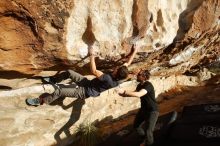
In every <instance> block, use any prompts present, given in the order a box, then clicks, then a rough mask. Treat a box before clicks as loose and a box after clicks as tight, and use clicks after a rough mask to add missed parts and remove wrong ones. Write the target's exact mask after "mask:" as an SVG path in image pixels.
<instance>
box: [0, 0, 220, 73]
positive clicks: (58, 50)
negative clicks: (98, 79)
mask: <svg viewBox="0 0 220 146" xmlns="http://www.w3.org/2000/svg"><path fill="white" fill-rule="evenodd" d="M219 3H220V2H219V1H218V0H206V1H204V0H191V1H188V0H182V1H159V0H156V1H155V0H148V1H146V0H134V1H133V0H128V1H123V0H112V1H107V0H104V1H100V0H82V1H74V0H66V1H55V0H36V1H28V0H11V1H7V0H2V1H1V2H0V22H1V26H0V30H1V36H0V70H1V71H18V72H21V73H25V74H36V73H38V72H39V71H41V70H43V69H47V68H49V67H52V66H59V67H60V68H58V69H61V67H62V68H63V67H65V68H69V67H70V66H71V67H72V68H79V67H83V66H84V65H86V64H87V63H88V59H87V54H88V46H89V45H92V44H93V43H94V42H95V44H94V46H95V49H96V51H98V52H99V54H100V58H101V60H100V62H99V63H98V66H100V67H101V68H104V67H105V66H108V65H109V64H110V65H113V64H115V61H117V60H118V59H125V58H126V57H125V56H126V55H127V54H129V52H130V49H131V45H129V44H128V42H129V40H132V39H135V38H136V39H137V42H136V44H137V46H140V49H139V50H138V51H139V56H137V61H136V62H141V63H144V64H149V66H148V67H147V68H149V69H150V68H155V66H157V67H164V66H166V64H167V62H169V61H170V60H172V59H173V58H175V57H176V56H179V54H180V53H181V52H182V51H184V50H187V49H188V48H189V47H190V46H191V47H193V48H195V52H200V51H199V50H201V49H200V47H201V48H205V49H204V50H209V51H202V52H204V54H205V55H204V56H209V58H208V59H206V60H208V61H209V62H212V61H213V60H215V59H216V58H217V57H218V55H219V54H218V53H213V52H216V50H217V49H218V47H219V33H218V32H219V21H220V20H219V13H220V12H219V11H220V10H219V7H220V4H219ZM204 22H205V23H204ZM207 35H208V36H207ZM210 37H214V38H216V39H215V40H214V41H213V42H211V43H206V40H207V39H208V38H210ZM138 38H139V39H138ZM173 40H174V41H173ZM198 42H200V43H198ZM161 50H165V51H161ZM197 50H198V51H197ZM217 51H218V50H217ZM200 53H201V52H200ZM202 54H203V53H202ZM210 54H211V55H210ZM180 56H181V55H180ZM200 56H201V57H200ZM200 56H199V57H196V59H195V61H192V62H191V61H189V64H191V65H189V67H188V68H186V69H185V70H182V71H181V73H183V72H186V71H187V70H190V69H191V67H193V66H196V65H197V64H200V63H201V62H202V61H204V56H202V55H200ZM146 57H147V58H151V59H150V61H148V60H143V58H146ZM188 58H192V55H191V56H189V57H188ZM103 60H108V61H107V62H104V61H103ZM184 61H186V60H183V62H184ZM79 62H80V63H79ZM158 62H160V64H158ZM171 62H172V61H171ZM204 62H205V61H204ZM120 63H121V62H120ZM169 64H171V66H172V65H173V63H169ZM200 65H201V64H200ZM202 65H206V63H205V64H204V63H203V62H202ZM138 66H139V65H136V66H135V69H138V68H139V67H138ZM177 66H180V68H181V67H182V66H181V65H179V64H178V65H177ZM166 68H168V69H170V66H167V67H166ZM160 70H163V69H160ZM172 71H173V72H177V73H178V71H177V69H176V70H175V69H174V70H172ZM154 72H155V70H154ZM156 72H157V70H156ZM163 72H164V70H163ZM165 72H166V71H165ZM168 73H169V72H168Z"/></svg>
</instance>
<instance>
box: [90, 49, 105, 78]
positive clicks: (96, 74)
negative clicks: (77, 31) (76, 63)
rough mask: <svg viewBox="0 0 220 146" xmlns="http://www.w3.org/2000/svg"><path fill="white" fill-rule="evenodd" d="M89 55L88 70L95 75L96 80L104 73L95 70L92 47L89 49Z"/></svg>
mask: <svg viewBox="0 0 220 146" xmlns="http://www.w3.org/2000/svg"><path fill="white" fill-rule="evenodd" d="M89 55H90V70H91V72H92V74H93V75H95V76H96V77H97V78H99V77H100V76H102V75H103V74H104V73H103V72H102V71H100V70H97V68H96V63H95V53H94V50H93V48H92V47H89Z"/></svg>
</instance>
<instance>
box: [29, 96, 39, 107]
mask: <svg viewBox="0 0 220 146" xmlns="http://www.w3.org/2000/svg"><path fill="white" fill-rule="evenodd" d="M26 104H27V105H32V106H38V105H40V98H27V99H26Z"/></svg>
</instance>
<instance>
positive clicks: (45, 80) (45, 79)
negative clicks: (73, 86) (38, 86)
mask: <svg viewBox="0 0 220 146" xmlns="http://www.w3.org/2000/svg"><path fill="white" fill-rule="evenodd" d="M41 80H42V82H43V83H44V84H56V81H55V79H54V78H53V77H42V79H41Z"/></svg>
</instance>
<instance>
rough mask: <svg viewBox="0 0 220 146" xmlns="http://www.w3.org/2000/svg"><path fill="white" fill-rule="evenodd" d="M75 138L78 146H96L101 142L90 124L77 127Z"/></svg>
mask: <svg viewBox="0 0 220 146" xmlns="http://www.w3.org/2000/svg"><path fill="white" fill-rule="evenodd" d="M76 137H77V145H79V146H96V145H97V144H98V143H99V142H100V140H101V138H100V134H99V130H98V128H96V127H95V126H94V124H92V123H83V124H80V125H79V126H78V127H77V131H76Z"/></svg>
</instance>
